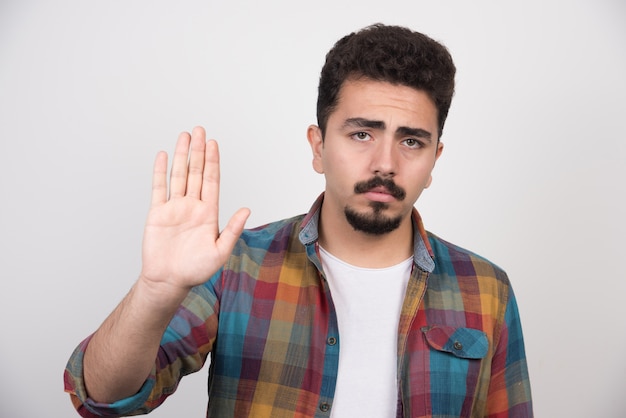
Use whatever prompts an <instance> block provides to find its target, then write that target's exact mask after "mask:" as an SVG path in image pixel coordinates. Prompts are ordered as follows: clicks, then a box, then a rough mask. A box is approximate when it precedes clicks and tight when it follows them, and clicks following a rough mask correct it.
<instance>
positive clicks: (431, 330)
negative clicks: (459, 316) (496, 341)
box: [422, 325, 489, 359]
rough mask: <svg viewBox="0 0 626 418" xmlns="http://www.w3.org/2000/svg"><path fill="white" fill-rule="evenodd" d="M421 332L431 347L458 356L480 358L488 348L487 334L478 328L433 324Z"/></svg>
mask: <svg viewBox="0 0 626 418" xmlns="http://www.w3.org/2000/svg"><path fill="white" fill-rule="evenodd" d="M422 333H423V334H424V337H425V338H426V341H427V342H428V345H429V346H430V347H431V348H434V349H435V350H437V351H443V352H446V353H450V354H452V355H454V356H456V357H459V358H464V359H481V358H483V357H485V356H486V355H487V351H488V350H489V341H488V340H487V334H485V333H484V332H483V331H481V330H478V329H472V328H456V327H450V326H439V325H434V326H429V327H423V328H422Z"/></svg>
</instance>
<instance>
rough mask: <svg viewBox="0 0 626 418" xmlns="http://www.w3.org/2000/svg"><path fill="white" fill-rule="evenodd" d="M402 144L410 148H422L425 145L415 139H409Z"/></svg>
mask: <svg viewBox="0 0 626 418" xmlns="http://www.w3.org/2000/svg"><path fill="white" fill-rule="evenodd" d="M402 142H403V143H404V145H406V146H407V147H409V148H421V147H422V146H423V145H424V144H422V143H421V142H420V141H418V140H417V139H415V138H407V139H405V140H404V141H402Z"/></svg>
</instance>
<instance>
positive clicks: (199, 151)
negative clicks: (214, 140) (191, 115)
mask: <svg viewBox="0 0 626 418" xmlns="http://www.w3.org/2000/svg"><path fill="white" fill-rule="evenodd" d="M205 149H206V133H205V132H204V128H202V127H200V126H197V127H195V128H194V129H193V131H192V132H191V153H190V156H189V168H188V170H189V173H188V175H187V196H191V197H195V198H200V192H201V190H202V173H203V171H204V158H205Z"/></svg>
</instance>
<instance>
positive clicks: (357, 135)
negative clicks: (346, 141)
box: [350, 132, 371, 142]
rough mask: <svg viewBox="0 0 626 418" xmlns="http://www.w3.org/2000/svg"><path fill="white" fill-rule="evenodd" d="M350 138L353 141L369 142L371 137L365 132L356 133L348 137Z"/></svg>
mask: <svg viewBox="0 0 626 418" xmlns="http://www.w3.org/2000/svg"><path fill="white" fill-rule="evenodd" d="M350 138H352V139H354V140H355V141H360V142H365V141H369V140H370V139H371V136H370V134H368V133H367V132H356V133H354V134H352V135H350Z"/></svg>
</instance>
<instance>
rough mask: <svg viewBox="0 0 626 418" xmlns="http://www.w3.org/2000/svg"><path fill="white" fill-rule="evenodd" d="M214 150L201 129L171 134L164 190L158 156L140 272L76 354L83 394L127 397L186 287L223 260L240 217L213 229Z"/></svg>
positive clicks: (146, 369) (146, 370)
mask: <svg viewBox="0 0 626 418" xmlns="http://www.w3.org/2000/svg"><path fill="white" fill-rule="evenodd" d="M218 202H219V153H218V149H217V144H216V143H215V142H214V141H209V142H208V143H207V142H205V133H204V130H203V129H202V128H195V129H194V130H193V132H192V135H191V136H190V135H189V134H188V133H183V134H181V135H180V136H179V138H178V142H177V144H176V150H175V154H174V157H173V161H172V169H171V175H170V192H169V197H168V193H167V155H166V154H165V153H163V152H161V153H159V154H158V156H157V158H156V161H155V164H154V174H153V183H152V204H151V208H150V212H149V214H148V219H147V222H146V227H145V231H144V238H143V249H142V271H141V274H140V276H139V279H138V280H137V282H136V283H135V285H134V286H133V287H132V289H131V290H130V292H129V293H128V295H127V296H126V297H125V298H124V299H123V300H122V302H121V303H120V304H119V305H118V307H117V308H116V309H115V310H114V311H113V312H112V313H111V315H110V316H109V317H108V318H107V319H106V320H105V321H104V323H103V324H102V325H101V326H100V328H99V329H98V330H97V331H96V333H95V334H94V335H93V337H92V338H91V340H90V342H89V345H88V346H87V348H86V351H85V354H84V363H83V364H84V379H85V386H86V389H87V392H88V393H89V396H90V397H91V398H92V399H94V400H96V401H99V402H105V403H110V402H113V401H116V400H119V399H122V398H125V397H128V396H131V395H133V394H135V393H136V392H137V391H138V390H139V389H140V388H141V386H142V384H143V383H144V381H145V380H146V378H147V377H148V375H149V374H150V371H151V370H152V368H153V366H154V362H155V358H156V355H157V351H158V349H159V344H160V341H161V337H162V336H163V333H164V331H165V329H166V327H167V325H168V323H169V322H170V320H171V319H172V317H173V315H174V313H175V312H176V309H177V308H178V306H179V305H180V303H181V302H182V301H183V299H184V298H185V297H186V295H187V293H188V292H189V290H190V289H191V288H192V287H193V286H196V285H199V284H202V283H203V282H205V281H206V280H207V279H208V278H209V277H210V276H211V275H213V274H214V273H215V272H217V271H218V270H219V269H220V267H221V266H222V265H223V264H224V263H225V262H226V259H227V258H228V256H229V255H230V253H231V252H232V249H233V246H234V244H235V242H236V240H237V238H238V236H239V235H240V234H241V232H242V230H243V227H244V223H245V221H246V219H247V217H248V214H249V212H248V210H247V209H240V210H239V211H238V212H237V213H235V215H233V217H232V218H231V219H230V221H229V222H228V225H227V226H226V228H225V229H224V231H223V232H222V233H221V234H220V232H219V228H218V206H219V204H218Z"/></svg>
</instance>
